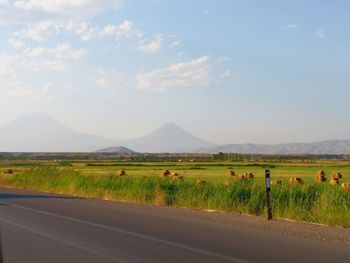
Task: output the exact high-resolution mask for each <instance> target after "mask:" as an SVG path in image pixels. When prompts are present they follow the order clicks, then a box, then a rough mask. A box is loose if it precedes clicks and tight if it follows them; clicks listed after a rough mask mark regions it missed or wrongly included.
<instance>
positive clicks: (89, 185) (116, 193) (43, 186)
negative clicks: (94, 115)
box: [0, 167, 350, 227]
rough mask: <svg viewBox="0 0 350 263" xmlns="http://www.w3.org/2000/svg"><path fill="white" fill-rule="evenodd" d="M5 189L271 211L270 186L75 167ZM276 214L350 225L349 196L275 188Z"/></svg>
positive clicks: (28, 176) (333, 189) (31, 174)
mask: <svg viewBox="0 0 350 263" xmlns="http://www.w3.org/2000/svg"><path fill="white" fill-rule="evenodd" d="M0 184H1V185H2V186H9V187H17V188H26V189H32V190H38V191H49V192H56V193H65V194H72V195H77V196H84V197H97V198H105V199H113V200H124V201H131V202H141V203H151V204H157V205H166V206H175V207H188V208H199V209H214V210H222V211H236V212H242V213H249V214H254V215H263V214H265V213H266V205H265V203H266V200H265V197H266V194H265V187H264V185H263V183H262V182H261V181H260V182H258V181H254V180H248V181H235V180H232V181H231V182H230V183H228V184H227V185H224V184H211V183H208V184H206V185H201V186H199V185H196V183H195V182H194V181H187V180H184V181H178V180H175V181H174V180H172V179H171V178H160V177H155V176H143V177H142V176H140V177H128V176H125V177H118V176H115V175H114V174H112V173H111V174H106V175H102V176H101V175H98V176H97V175H81V174H80V173H77V172H75V171H74V170H73V169H72V168H55V167H38V168H33V169H30V170H27V171H25V172H23V173H18V174H14V175H1V176H0ZM272 195H273V213H274V216H275V217H277V218H289V219H298V220H304V221H308V222H317V223H324V224H329V225H341V226H346V227H349V226H350V193H349V192H342V191H341V190H340V189H339V187H337V186H330V185H328V184H320V185H319V184H315V185H296V186H290V185H282V186H274V187H273V189H272Z"/></svg>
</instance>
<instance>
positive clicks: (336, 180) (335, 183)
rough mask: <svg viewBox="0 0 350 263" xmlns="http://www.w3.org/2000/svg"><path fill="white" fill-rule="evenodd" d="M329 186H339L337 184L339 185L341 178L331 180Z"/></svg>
mask: <svg viewBox="0 0 350 263" xmlns="http://www.w3.org/2000/svg"><path fill="white" fill-rule="evenodd" d="M329 184H331V185H337V184H339V178H331V179H330V180H329Z"/></svg>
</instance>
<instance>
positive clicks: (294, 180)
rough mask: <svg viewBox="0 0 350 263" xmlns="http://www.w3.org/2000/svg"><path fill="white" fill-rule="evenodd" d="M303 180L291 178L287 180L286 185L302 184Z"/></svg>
mask: <svg viewBox="0 0 350 263" xmlns="http://www.w3.org/2000/svg"><path fill="white" fill-rule="evenodd" d="M303 183H304V182H303V180H302V179H301V178H300V177H292V178H290V179H289V180H288V184H303Z"/></svg>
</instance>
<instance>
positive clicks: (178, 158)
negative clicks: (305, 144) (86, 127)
mask: <svg viewBox="0 0 350 263" xmlns="http://www.w3.org/2000/svg"><path fill="white" fill-rule="evenodd" d="M1 160H2V161H5V160H7V161H11V160H48V161H59V162H62V161H72V160H113V161H121V162H123V161H124V162H127V161H134V162H164V161H169V162H211V161H230V162H235V161H237V162H238V161H270V162H271V161H276V162H279V161H300V162H314V161H316V160H350V155H344V154H343V155H335V154H328V155H300V154H294V155H293V154H285V155H281V154H241V153H223V152H219V153H215V154H208V153H132V154H115V153H0V161H1Z"/></svg>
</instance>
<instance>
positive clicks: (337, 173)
mask: <svg viewBox="0 0 350 263" xmlns="http://www.w3.org/2000/svg"><path fill="white" fill-rule="evenodd" d="M332 178H338V179H342V178H343V175H342V174H341V173H339V172H334V173H332Z"/></svg>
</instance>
